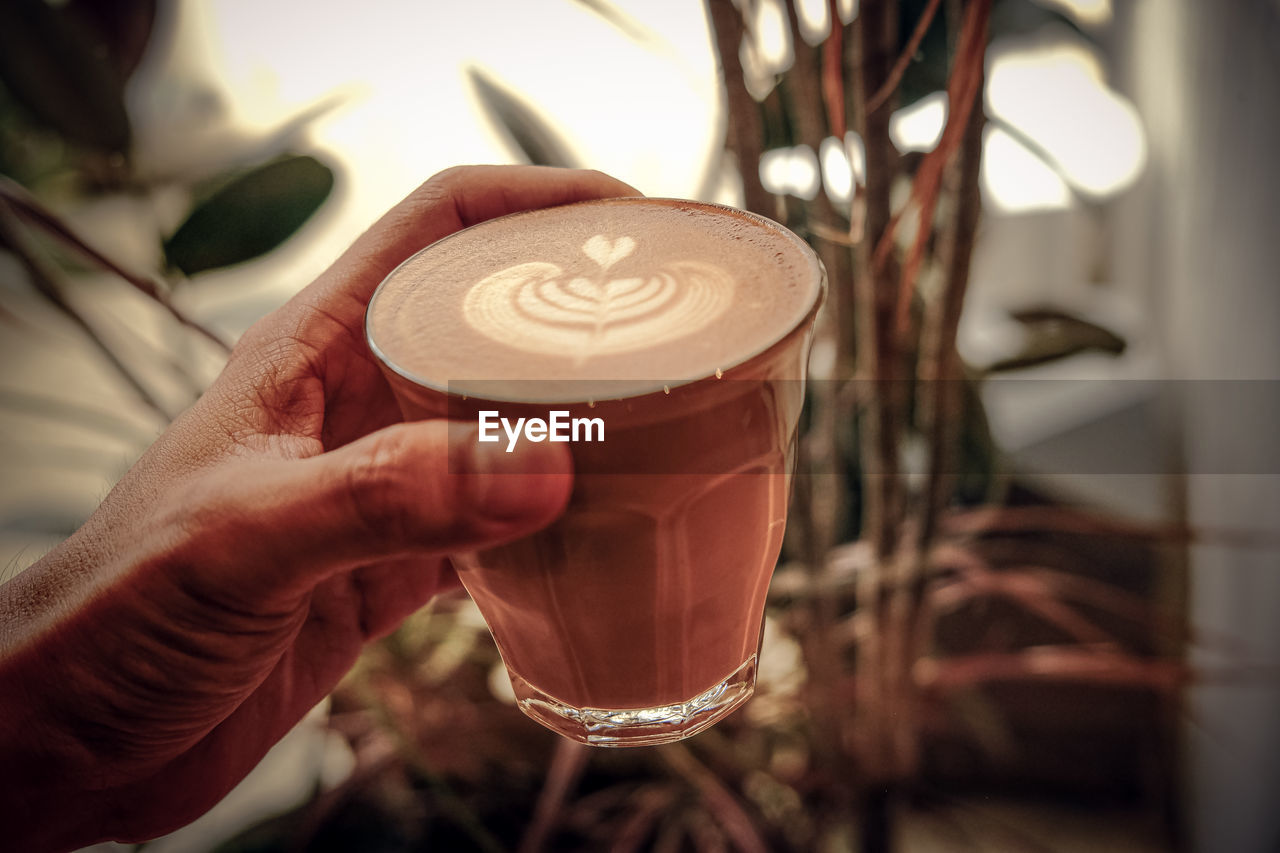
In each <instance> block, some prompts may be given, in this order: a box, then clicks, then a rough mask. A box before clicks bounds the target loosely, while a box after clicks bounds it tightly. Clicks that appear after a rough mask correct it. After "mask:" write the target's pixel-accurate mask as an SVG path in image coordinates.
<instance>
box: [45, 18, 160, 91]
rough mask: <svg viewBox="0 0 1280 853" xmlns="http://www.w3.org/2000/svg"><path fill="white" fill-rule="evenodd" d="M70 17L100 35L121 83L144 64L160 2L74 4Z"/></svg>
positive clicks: (99, 37)
mask: <svg viewBox="0 0 1280 853" xmlns="http://www.w3.org/2000/svg"><path fill="white" fill-rule="evenodd" d="M66 10H67V13H68V14H70V15H71V16H72V17H73V18H75V19H77V20H79V21H81V22H82V23H83V24H84V25H85V26H86V27H87V28H88V29H90V30H92V31H93V32H94V33H96V34H97V36H98V39H99V40H100V41H101V42H102V43H103V44H104V45H105V46H106V48H107V53H108V54H109V55H110V57H111V61H112V64H113V65H115V67H116V70H117V71H118V72H119V74H120V77H121V79H125V80H127V79H128V78H129V75H130V74H132V73H133V72H134V69H136V68H137V67H138V63H139V62H141V61H142V54H143V52H145V51H146V49H147V42H148V41H150V40H151V31H152V28H153V27H154V26H155V22H156V0H70V2H68V3H67V5H66Z"/></svg>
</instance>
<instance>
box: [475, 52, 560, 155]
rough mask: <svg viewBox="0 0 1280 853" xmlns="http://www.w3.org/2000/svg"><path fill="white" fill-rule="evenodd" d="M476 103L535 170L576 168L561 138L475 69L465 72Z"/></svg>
mask: <svg viewBox="0 0 1280 853" xmlns="http://www.w3.org/2000/svg"><path fill="white" fill-rule="evenodd" d="M467 79H468V80H470V81H471V85H472V86H474V87H475V90H476V95H477V96H478V97H479V98H480V103H481V104H483V105H484V108H485V110H486V111H488V113H489V117H490V118H492V119H493V121H494V123H495V124H497V125H498V127H499V129H501V130H502V131H503V132H504V133H505V134H506V136H507V138H508V139H509V140H510V141H511V143H512V144H513V145H514V146H515V147H516V149H517V151H518V152H519V153H520V154H522V155H523V156H524V159H525V160H527V161H528V162H530V163H532V164H534V165H535V166H563V167H565V168H569V169H574V168H578V165H579V164H578V158H577V157H575V156H574V154H573V153H572V149H571V148H570V147H569V144H568V143H567V142H565V140H564V137H563V136H561V135H560V133H559V132H558V131H557V130H556V129H555V128H553V127H552V126H551V124H550V123H549V122H547V120H546V119H544V118H542V117H541V116H540V115H538V113H537V112H536V111H535V110H534V109H533V108H532V107H531V106H529V104H528V103H527V102H526V101H525V100H524V99H522V98H520V97H519V96H517V95H514V94H512V93H511V92H510V91H508V90H507V89H506V88H504V87H503V86H501V85H499V84H497V83H495V82H494V81H493V80H491V79H490V78H489V77H488V75H486V74H485V73H484V72H483V71H481V70H480V69H478V68H468V69H467Z"/></svg>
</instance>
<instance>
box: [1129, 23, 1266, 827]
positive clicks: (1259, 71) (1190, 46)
mask: <svg viewBox="0 0 1280 853" xmlns="http://www.w3.org/2000/svg"><path fill="white" fill-rule="evenodd" d="M1117 13H1118V14H1119V16H1120V20H1119V22H1118V23H1119V24H1120V27H1119V30H1120V32H1121V33H1122V37H1121V43H1120V44H1119V45H1118V51H1117V53H1118V55H1119V56H1121V57H1122V58H1123V59H1122V61H1123V62H1125V63H1126V64H1128V65H1129V68H1128V75H1127V76H1128V77H1129V78H1130V80H1129V82H1130V84H1131V86H1132V96H1133V97H1134V98H1135V100H1136V101H1137V104H1138V107H1139V110H1140V111H1141V112H1142V114H1143V118H1144V120H1145V122H1146V124H1147V128H1148V131H1149V134H1150V140H1151V168H1150V172H1149V174H1148V177H1147V179H1146V180H1145V181H1144V186H1143V187H1142V192H1141V194H1140V195H1139V196H1138V197H1137V198H1136V199H1134V200H1132V201H1131V203H1129V204H1127V205H1126V206H1125V207H1124V214H1125V216H1124V218H1123V220H1122V221H1120V222H1119V223H1118V239H1117V244H1116V250H1117V252H1118V257H1117V264H1119V265H1124V266H1125V267H1127V268H1128V269H1130V270H1132V271H1133V272H1134V274H1135V275H1137V276H1139V277H1141V278H1143V279H1144V280H1145V288H1146V295H1147V300H1148V305H1149V306H1150V309H1151V312H1152V315H1153V316H1154V317H1156V318H1157V326H1158V327H1159V328H1160V329H1161V331H1162V332H1163V335H1164V346H1165V349H1166V355H1167V359H1168V365H1169V376H1170V378H1171V379H1204V380H1222V379H1242V378H1248V379H1265V380H1276V379H1280V163H1278V162H1277V158H1280V4H1276V3H1274V2H1272V0H1220V2H1212V3H1209V2H1204V0H1134V2H1132V3H1121V4H1117ZM1194 387H1195V389H1196V391H1197V392H1199V393H1197V394H1194V395H1191V396H1189V397H1188V398H1187V399H1186V401H1185V405H1184V406H1183V409H1182V420H1183V430H1184V432H1183V444H1184V448H1185V464H1186V466H1187V470H1188V471H1190V472H1192V473H1191V474H1190V475H1189V476H1188V478H1187V481H1186V483H1187V492H1186V512H1187V516H1188V519H1189V520H1190V521H1191V523H1192V524H1193V525H1194V526H1197V527H1200V528H1206V529H1208V528H1215V527H1216V528H1227V527H1229V528H1252V529H1260V530H1267V531H1270V532H1271V533H1272V534H1273V535H1274V533H1275V532H1276V531H1277V529H1278V528H1280V524H1278V520H1280V476H1277V471H1276V469H1275V468H1274V467H1273V466H1267V467H1266V468H1265V469H1261V468H1260V469H1255V473H1252V474H1244V473H1241V472H1240V470H1233V471H1232V472H1231V473H1225V469H1224V468H1223V467H1222V465H1221V462H1220V459H1221V458H1222V454H1223V453H1224V451H1230V452H1237V453H1241V452H1243V453H1245V454H1246V455H1247V457H1248V458H1250V459H1254V460H1257V459H1260V458H1261V457H1262V456H1264V455H1270V456H1271V457H1272V458H1274V453H1273V452H1272V453H1268V454H1264V453H1262V452H1261V451H1262V449H1263V448H1270V447H1273V446H1274V444H1275V442H1276V441H1277V440H1280V439H1278V436H1277V434H1276V430H1275V424H1276V412H1277V409H1278V408H1280V405H1278V404H1277V393H1276V388H1280V384H1276V383H1271V382H1265V383H1264V382H1260V383H1257V384H1256V385H1255V386H1252V387H1253V388H1254V390H1255V392H1256V393H1257V394H1258V395H1259V396H1260V397H1262V398H1263V401H1264V403H1265V408H1266V409H1267V412H1266V413H1265V414H1264V416H1254V417H1239V416H1238V415H1239V413H1238V411H1237V412H1235V414H1236V415H1237V416H1234V417H1233V416H1232V415H1233V412H1231V411H1226V412H1224V411H1222V410H1221V409H1218V408H1217V407H1213V406H1210V405H1207V404H1206V403H1205V394H1204V392H1207V391H1209V390H1210V389H1211V388H1213V387H1215V386H1210V385H1205V384H1197V385H1196V386H1194ZM1216 387H1225V386H1216ZM1237 387H1238V386H1237ZM1190 556H1191V578H1190V590H1189V595H1190V603H1189V610H1190V618H1191V623H1192V629H1193V631H1197V632H1201V637H1202V638H1203V639H1200V640H1197V641H1195V642H1194V645H1193V649H1192V651H1191V654H1190V662H1191V663H1192V665H1193V667H1194V668H1195V670H1196V672H1197V682H1196V685H1195V686H1194V687H1193V688H1192V690H1191V691H1190V695H1189V699H1188V704H1187V717H1188V722H1187V728H1186V740H1185V744H1186V748H1187V751H1186V769H1187V772H1188V775H1189V779H1188V785H1187V790H1186V794H1187V797H1188V800H1187V803H1188V809H1189V811H1188V815H1187V816H1188V818H1189V820H1190V823H1191V829H1192V839H1193V849H1196V850H1204V851H1218V850H1232V851H1255V850H1256V851H1275V850H1277V849H1280V809H1277V804H1280V678H1277V677H1276V675H1275V666H1276V665H1277V664H1280V552H1277V551H1276V550H1275V549H1274V548H1271V549H1257V548H1253V549H1249V548H1232V547H1225V546H1221V545H1207V544H1205V545H1198V546H1196V547H1195V548H1193V549H1192V552H1191V555H1190ZM1212 637H1217V638H1219V639H1209V638H1212ZM1225 638H1231V639H1233V640H1234V642H1235V643H1236V644H1237V647H1236V648H1232V649H1224V648H1223V647H1222V642H1221V640H1222V639H1225ZM1241 664H1246V665H1250V664H1251V665H1257V664H1262V665H1270V666H1271V673H1270V674H1268V673H1267V672H1265V671H1262V672H1258V671H1254V672H1252V673H1250V674H1244V675H1243V676H1242V677H1239V678H1234V679H1232V681H1231V683H1215V679H1216V674H1218V673H1221V672H1223V671H1224V668H1229V667H1233V666H1239V665H1241Z"/></svg>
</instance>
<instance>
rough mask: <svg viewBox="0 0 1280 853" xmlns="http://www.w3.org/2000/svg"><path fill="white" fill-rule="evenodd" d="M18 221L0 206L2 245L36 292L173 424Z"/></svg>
mask: <svg viewBox="0 0 1280 853" xmlns="http://www.w3.org/2000/svg"><path fill="white" fill-rule="evenodd" d="M16 220H17V217H16V216H15V215H14V214H13V212H12V209H11V207H10V206H9V205H8V204H0V243H3V245H5V246H6V247H8V248H9V249H10V250H11V251H12V252H13V253H14V254H16V255H17V256H18V260H19V261H21V263H22V265H23V266H24V267H25V268H26V270H27V273H28V274H29V275H30V276H31V283H32V284H33V285H34V286H35V288H36V291H37V292H38V293H39V294H40V295H41V296H43V297H44V298H45V299H46V300H48V302H49V303H50V304H51V305H53V306H54V307H55V308H57V309H58V310H59V311H61V312H62V314H63V315H64V316H66V317H67V319H69V320H71V322H72V323H74V324H75V325H76V326H78V327H79V328H80V330H81V331H82V332H84V334H85V336H86V337H87V338H88V339H89V341H90V343H92V344H93V345H94V346H95V347H96V348H97V349H98V351H99V352H101V353H102V355H103V357H104V358H106V360H107V362H108V363H109V364H110V365H111V366H112V368H114V369H115V371H116V372H117V373H118V374H119V375H120V376H121V377H122V378H123V379H124V380H125V382H126V383H128V385H129V387H131V388H132V389H133V391H134V393H136V394H137V395H138V398H139V399H140V400H141V401H142V403H143V404H144V405H145V406H146V407H147V408H149V409H151V410H152V411H153V412H155V414H156V415H158V416H159V417H161V418H163V419H164V421H165V423H168V422H169V421H171V420H173V418H174V413H171V412H169V411H168V410H167V409H166V408H165V407H164V406H163V405H162V404H161V403H160V401H159V400H158V399H156V397H155V395H154V394H152V393H151V391H150V390H149V389H148V388H147V386H146V385H144V384H143V383H142V381H141V380H140V379H138V377H137V376H135V375H134V373H133V371H132V370H130V369H129V366H128V365H127V364H125V363H124V361H123V360H122V359H121V358H120V357H119V356H118V355H117V354H116V352H115V350H113V349H112V348H111V346H110V345H109V344H108V343H107V342H106V340H105V339H103V337H102V336H101V335H99V334H98V331H97V330H96V329H94V327H93V325H92V324H90V323H89V321H88V319H86V318H85V316H84V315H83V314H81V313H80V311H79V309H77V308H76V307H75V306H74V305H72V304H71V303H70V302H69V301H67V298H66V297H65V296H64V295H63V293H62V290H61V288H60V287H59V286H58V284H57V274H56V273H55V272H54V271H53V270H52V268H51V266H50V265H49V264H48V263H46V262H45V261H44V259H43V258H41V257H40V254H39V250H38V249H37V248H36V247H35V246H33V245H31V241H30V240H29V239H28V238H27V236H26V235H25V234H23V233H22V228H21V227H20V226H19V225H18V224H17V221H16Z"/></svg>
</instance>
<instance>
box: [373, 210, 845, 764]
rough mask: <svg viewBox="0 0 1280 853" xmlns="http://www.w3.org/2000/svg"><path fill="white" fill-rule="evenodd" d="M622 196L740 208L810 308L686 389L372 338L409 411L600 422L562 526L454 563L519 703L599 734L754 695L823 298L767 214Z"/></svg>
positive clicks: (678, 726) (576, 732)
mask: <svg viewBox="0 0 1280 853" xmlns="http://www.w3.org/2000/svg"><path fill="white" fill-rule="evenodd" d="M628 201H630V202H632V203H638V204H639V203H643V204H668V203H669V204H680V205H684V206H688V205H697V206H698V207H699V208H700V209H701V210H704V211H706V212H710V213H715V214H717V215H723V216H732V217H737V218H739V219H741V218H743V217H749V218H750V220H751V221H752V223H753V224H754V225H756V226H760V227H765V228H768V229H770V231H771V232H772V233H774V234H775V235H776V236H777V237H778V238H779V239H781V240H785V241H786V247H787V250H788V251H790V252H796V253H798V256H803V259H804V261H805V263H803V264H801V265H800V267H799V268H800V269H803V270H804V271H805V272H804V273H803V275H805V276H811V277H812V278H811V280H808V281H802V282H800V283H799V284H800V285H801V286H804V287H806V288H808V289H809V291H810V292H811V293H812V304H810V305H808V306H807V309H806V310H805V311H803V316H802V319H800V321H799V322H797V323H796V324H795V325H794V327H792V328H790V329H789V330H787V331H786V332H785V334H783V335H782V337H781V338H780V339H776V340H764V341H758V342H756V344H757V345H756V346H755V347H754V348H752V349H751V351H752V352H753V353H754V354H752V355H751V356H749V357H747V358H745V359H742V360H741V361H740V363H738V364H731V365H726V366H725V367H724V368H722V369H719V370H716V371H715V372H714V373H711V374H709V375H707V376H704V377H701V378H698V379H695V380H693V381H688V380H685V381H682V382H680V383H678V384H676V383H670V382H662V381H661V378H660V377H659V378H657V379H655V380H654V381H653V382H652V383H649V386H648V387H647V388H638V387H637V384H636V383H635V382H634V381H628V382H619V383H612V382H609V381H607V380H605V381H597V380H592V381H582V382H578V383H575V382H566V381H562V380H560V379H558V378H557V377H548V378H547V380H546V381H543V382H540V381H533V380H525V381H522V382H519V383H513V382H507V381H503V380H501V379H494V380H492V381H489V380H486V379H480V380H471V381H468V382H466V383H465V387H462V386H463V383H457V384H455V383H449V384H448V385H445V386H440V385H437V384H433V383H430V382H427V381H425V380H423V379H422V378H421V377H417V376H414V375H413V374H412V373H411V372H410V371H407V370H406V369H405V368H404V367H403V366H402V365H397V364H396V363H394V362H393V361H392V360H391V359H389V358H388V357H387V356H386V355H385V352H384V350H383V348H381V347H380V346H379V342H378V340H377V339H376V337H377V336H376V334H375V333H374V332H373V331H372V324H370V326H369V328H370V333H369V343H370V346H371V348H372V349H373V351H374V353H375V354H377V355H378V357H379V359H380V363H381V365H382V367H383V370H384V373H385V374H386V376H387V378H388V381H389V382H390V383H391V387H392V389H393V391H394V393H395V395H396V397H397V400H398V401H399V403H400V407H401V409H402V411H403V413H404V416H405V418H406V419H407V420H419V419H429V418H449V419H451V420H458V421H465V422H469V423H472V424H475V423H477V422H478V418H479V417H480V413H481V412H485V411H494V410H497V411H500V412H501V414H502V416H503V417H507V418H508V419H509V420H510V421H512V422H514V421H515V419H516V418H517V417H541V418H543V419H548V417H549V413H550V412H551V411H562V412H566V413H567V418H568V419H569V420H573V419H588V420H589V419H599V420H600V421H601V422H603V424H604V425H605V440H604V441H601V442H577V443H570V444H568V447H569V448H570V451H571V452H572V455H573V464H574V472H575V474H574V488H573V494H572V497H571V498H570V502H569V506H568V508H567V509H566V511H565V513H564V515H563V516H562V517H561V518H560V519H559V520H558V521H556V522H555V523H554V524H552V525H551V526H550V527H548V528H547V529H545V530H543V531H540V532H538V533H536V534H534V535H532V536H528V537H525V538H523V539H520V540H518V541H516V542H512V543H509V544H506V545H502V546H499V547H496V548H490V549H486V550H482V551H476V552H471V553H464V554H456V555H453V557H452V561H453V564H454V566H455V568H456V569H457V571H458V575H459V577H460V578H461V579H462V583H463V585H464V586H465V587H466V589H467V591H468V592H469V593H470V595H471V597H472V598H473V599H474V600H475V602H476V604H477V606H478V607H479V609H480V612H481V614H482V615H483V616H484V618H485V621H486V623H487V624H488V626H489V629H490V631H491V632H492V634H493V637H494V640H495V641H496V643H497V646H498V649H499V651H500V652H501V654H502V659H503V662H504V663H505V665H506V668H507V672H508V674H509V675H510V678H511V683H512V687H513V688H514V690H515V695H516V700H517V703H518V705H519V707H520V708H521V710H522V711H524V713H525V714H527V715H528V716H530V717H532V718H533V719H534V720H537V721H538V722H540V723H542V724H543V725H545V726H547V727H549V728H551V729H553V730H554V731H556V732H558V733H559V734H561V735H564V736H566V737H569V738H572V739H574V740H577V741H580V742H583V743H588V744H593V745H597V746H641V745H649V744H659V743H665V742H669V741H674V740H679V739H681V738H685V737H688V736H690V735H692V734H695V733H697V732H699V731H702V730H703V729H705V728H707V727H708V726H710V725H712V724H713V723H715V722H717V721H718V720H720V719H722V718H724V717H725V716H727V715H728V714H729V713H731V712H732V711H733V710H735V709H736V708H738V707H739V706H741V705H742V704H743V703H744V702H745V701H746V700H747V699H748V698H750V696H751V694H752V692H753V690H754V686H755V676H756V664H757V657H758V652H759V647H760V638H761V627H762V624H763V617H764V605H765V595H766V592H767V589H768V586H769V581H770V578H771V577H772V574H773V569H774V565H775V563H776V561H777V557H778V553H779V550H780V548H781V546H782V535H783V531H784V528H785V525H786V518H787V503H788V499H789V496H790V491H791V490H790V479H791V473H792V468H793V464H794V448H795V440H796V427H797V424H798V421H799V417H800V411H801V408H802V407H803V403H804V380H805V371H806V363H807V360H808V351H809V343H810V340H811V337H812V330H813V325H814V320H815V317H816V314H817V311H818V308H819V305H820V303H821V301H822V296H823V293H824V292H825V278H824V274H823V271H822V266H821V264H820V263H819V262H818V260H817V258H816V257H814V256H813V254H812V252H811V251H810V250H809V248H808V247H807V246H806V245H805V244H804V243H803V241H801V240H800V239H799V238H798V237H796V236H795V235H793V234H791V232H789V231H787V230H786V229H784V228H783V227H782V226H780V225H777V224H776V223H773V222H770V221H769V220H766V219H763V218H761V217H755V216H753V215H751V214H744V213H742V212H741V211H736V210H730V209H728V208H719V207H717V206H715V205H705V204H700V203H697V202H688V201H680V200H658V199H635V200H611V201H610V202H609V203H610V204H619V203H627V202H628ZM516 215H517V216H519V215H520V214H516ZM475 227H476V228H483V227H485V226H484V225H483V224H482V225H479V226H475ZM445 239H446V240H447V239H451V238H445ZM431 251H432V247H427V248H426V249H424V250H423V252H431ZM390 282H396V283H395V284H390V285H389V283H390ZM388 286H395V287H402V286H406V283H405V282H403V281H400V280H397V273H394V272H393V273H392V274H391V276H389V277H388V280H387V282H384V283H383V285H382V286H381V287H380V288H379V291H378V292H377V293H375V295H374V297H373V300H372V301H371V303H370V306H371V307H370V312H371V313H372V311H373V306H374V305H375V304H376V301H377V300H378V299H379V296H380V295H381V294H382V293H383V290H384V289H385V288H387V287H388ZM409 286H412V283H409ZM671 345H672V346H679V341H678V340H676V341H673V342H672V344H671ZM464 391H465V393H463V392H464ZM615 391H617V392H618V393H614V392H615ZM504 440H505V439H504Z"/></svg>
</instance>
